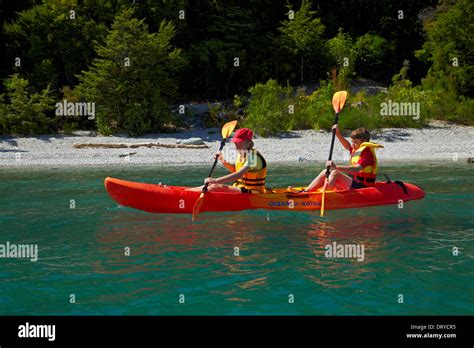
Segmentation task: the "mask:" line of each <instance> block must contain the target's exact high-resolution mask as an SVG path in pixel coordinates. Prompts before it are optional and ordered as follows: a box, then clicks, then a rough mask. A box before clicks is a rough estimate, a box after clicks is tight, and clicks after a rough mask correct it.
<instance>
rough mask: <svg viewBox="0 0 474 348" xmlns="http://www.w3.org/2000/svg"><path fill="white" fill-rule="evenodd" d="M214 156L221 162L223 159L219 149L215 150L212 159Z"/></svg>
mask: <svg viewBox="0 0 474 348" xmlns="http://www.w3.org/2000/svg"><path fill="white" fill-rule="evenodd" d="M216 158H217V159H218V160H219V162H221V163H222V162H223V161H224V156H222V152H220V151H219V152H216V154H215V155H214V159H216Z"/></svg>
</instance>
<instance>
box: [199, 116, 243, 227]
mask: <svg viewBox="0 0 474 348" xmlns="http://www.w3.org/2000/svg"><path fill="white" fill-rule="evenodd" d="M236 125H237V121H230V122H227V123H226V124H225V125H224V126H223V127H222V141H221V146H220V148H219V151H222V149H223V148H224V145H225V140H226V139H227V138H228V137H229V136H230V135H231V134H232V132H233V131H234V128H235V126H236ZM217 160H218V156H216V158H215V159H214V164H213V165H212V168H211V171H210V172H209V175H208V176H207V177H208V178H210V177H211V176H212V173H213V172H214V168H216V164H217ZM207 186H209V184H207V183H206V184H205V185H204V186H203V188H202V192H201V195H200V196H199V198H198V199H197V201H196V203H195V204H194V208H193V221H194V220H195V219H197V216H198V214H199V210H200V209H201V206H202V204H203V203H204V196H205V195H204V194H205V193H206V192H207Z"/></svg>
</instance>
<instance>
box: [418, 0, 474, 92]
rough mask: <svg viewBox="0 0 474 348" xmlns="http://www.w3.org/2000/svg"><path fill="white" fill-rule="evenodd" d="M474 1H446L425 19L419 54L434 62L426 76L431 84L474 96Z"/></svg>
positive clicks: (427, 85) (426, 81)
mask: <svg viewBox="0 0 474 348" xmlns="http://www.w3.org/2000/svg"><path fill="white" fill-rule="evenodd" d="M473 19H474V3H473V2H472V1H470V0H459V1H457V2H451V1H444V2H442V3H441V5H440V6H439V7H438V8H437V11H436V13H435V14H434V16H433V17H432V18H428V19H427V20H426V21H425V23H424V29H425V31H426V34H427V38H426V42H425V43H424V44H423V48H422V49H421V50H418V51H417V52H416V54H417V55H418V57H420V58H421V59H424V60H425V61H427V62H429V63H431V67H430V69H429V71H428V76H427V78H426V79H425V81H424V82H425V84H426V87H427V88H432V87H434V86H436V87H437V88H438V89H441V90H442V89H449V90H453V92H455V93H456V94H457V95H463V96H467V97H472V96H473V92H474V80H473V78H472V77H473V76H474V42H473Z"/></svg>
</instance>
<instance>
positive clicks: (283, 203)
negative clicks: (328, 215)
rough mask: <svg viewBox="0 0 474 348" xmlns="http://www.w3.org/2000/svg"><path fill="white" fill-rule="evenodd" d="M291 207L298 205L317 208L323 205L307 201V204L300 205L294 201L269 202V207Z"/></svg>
mask: <svg viewBox="0 0 474 348" xmlns="http://www.w3.org/2000/svg"><path fill="white" fill-rule="evenodd" d="M290 205H292V206H293V207H296V206H298V205H300V206H302V207H315V206H320V205H321V203H320V202H318V201H306V202H301V203H298V202H295V201H293V200H291V201H271V202H268V206H269V207H289V206H290Z"/></svg>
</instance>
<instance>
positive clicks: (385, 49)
mask: <svg viewBox="0 0 474 348" xmlns="http://www.w3.org/2000/svg"><path fill="white" fill-rule="evenodd" d="M354 50H355V56H356V71H357V73H358V74H359V75H360V76H363V77H367V78H371V79H374V80H378V81H384V82H385V83H388V82H390V78H391V76H390V74H389V73H388V72H387V70H386V69H385V67H386V66H387V65H390V64H391V63H393V62H391V61H392V59H393V51H394V47H393V45H392V44H390V43H389V42H388V41H387V40H386V39H384V38H383V37H381V36H378V35H372V34H365V35H362V36H360V37H359V38H357V40H356V42H355V45H354Z"/></svg>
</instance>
